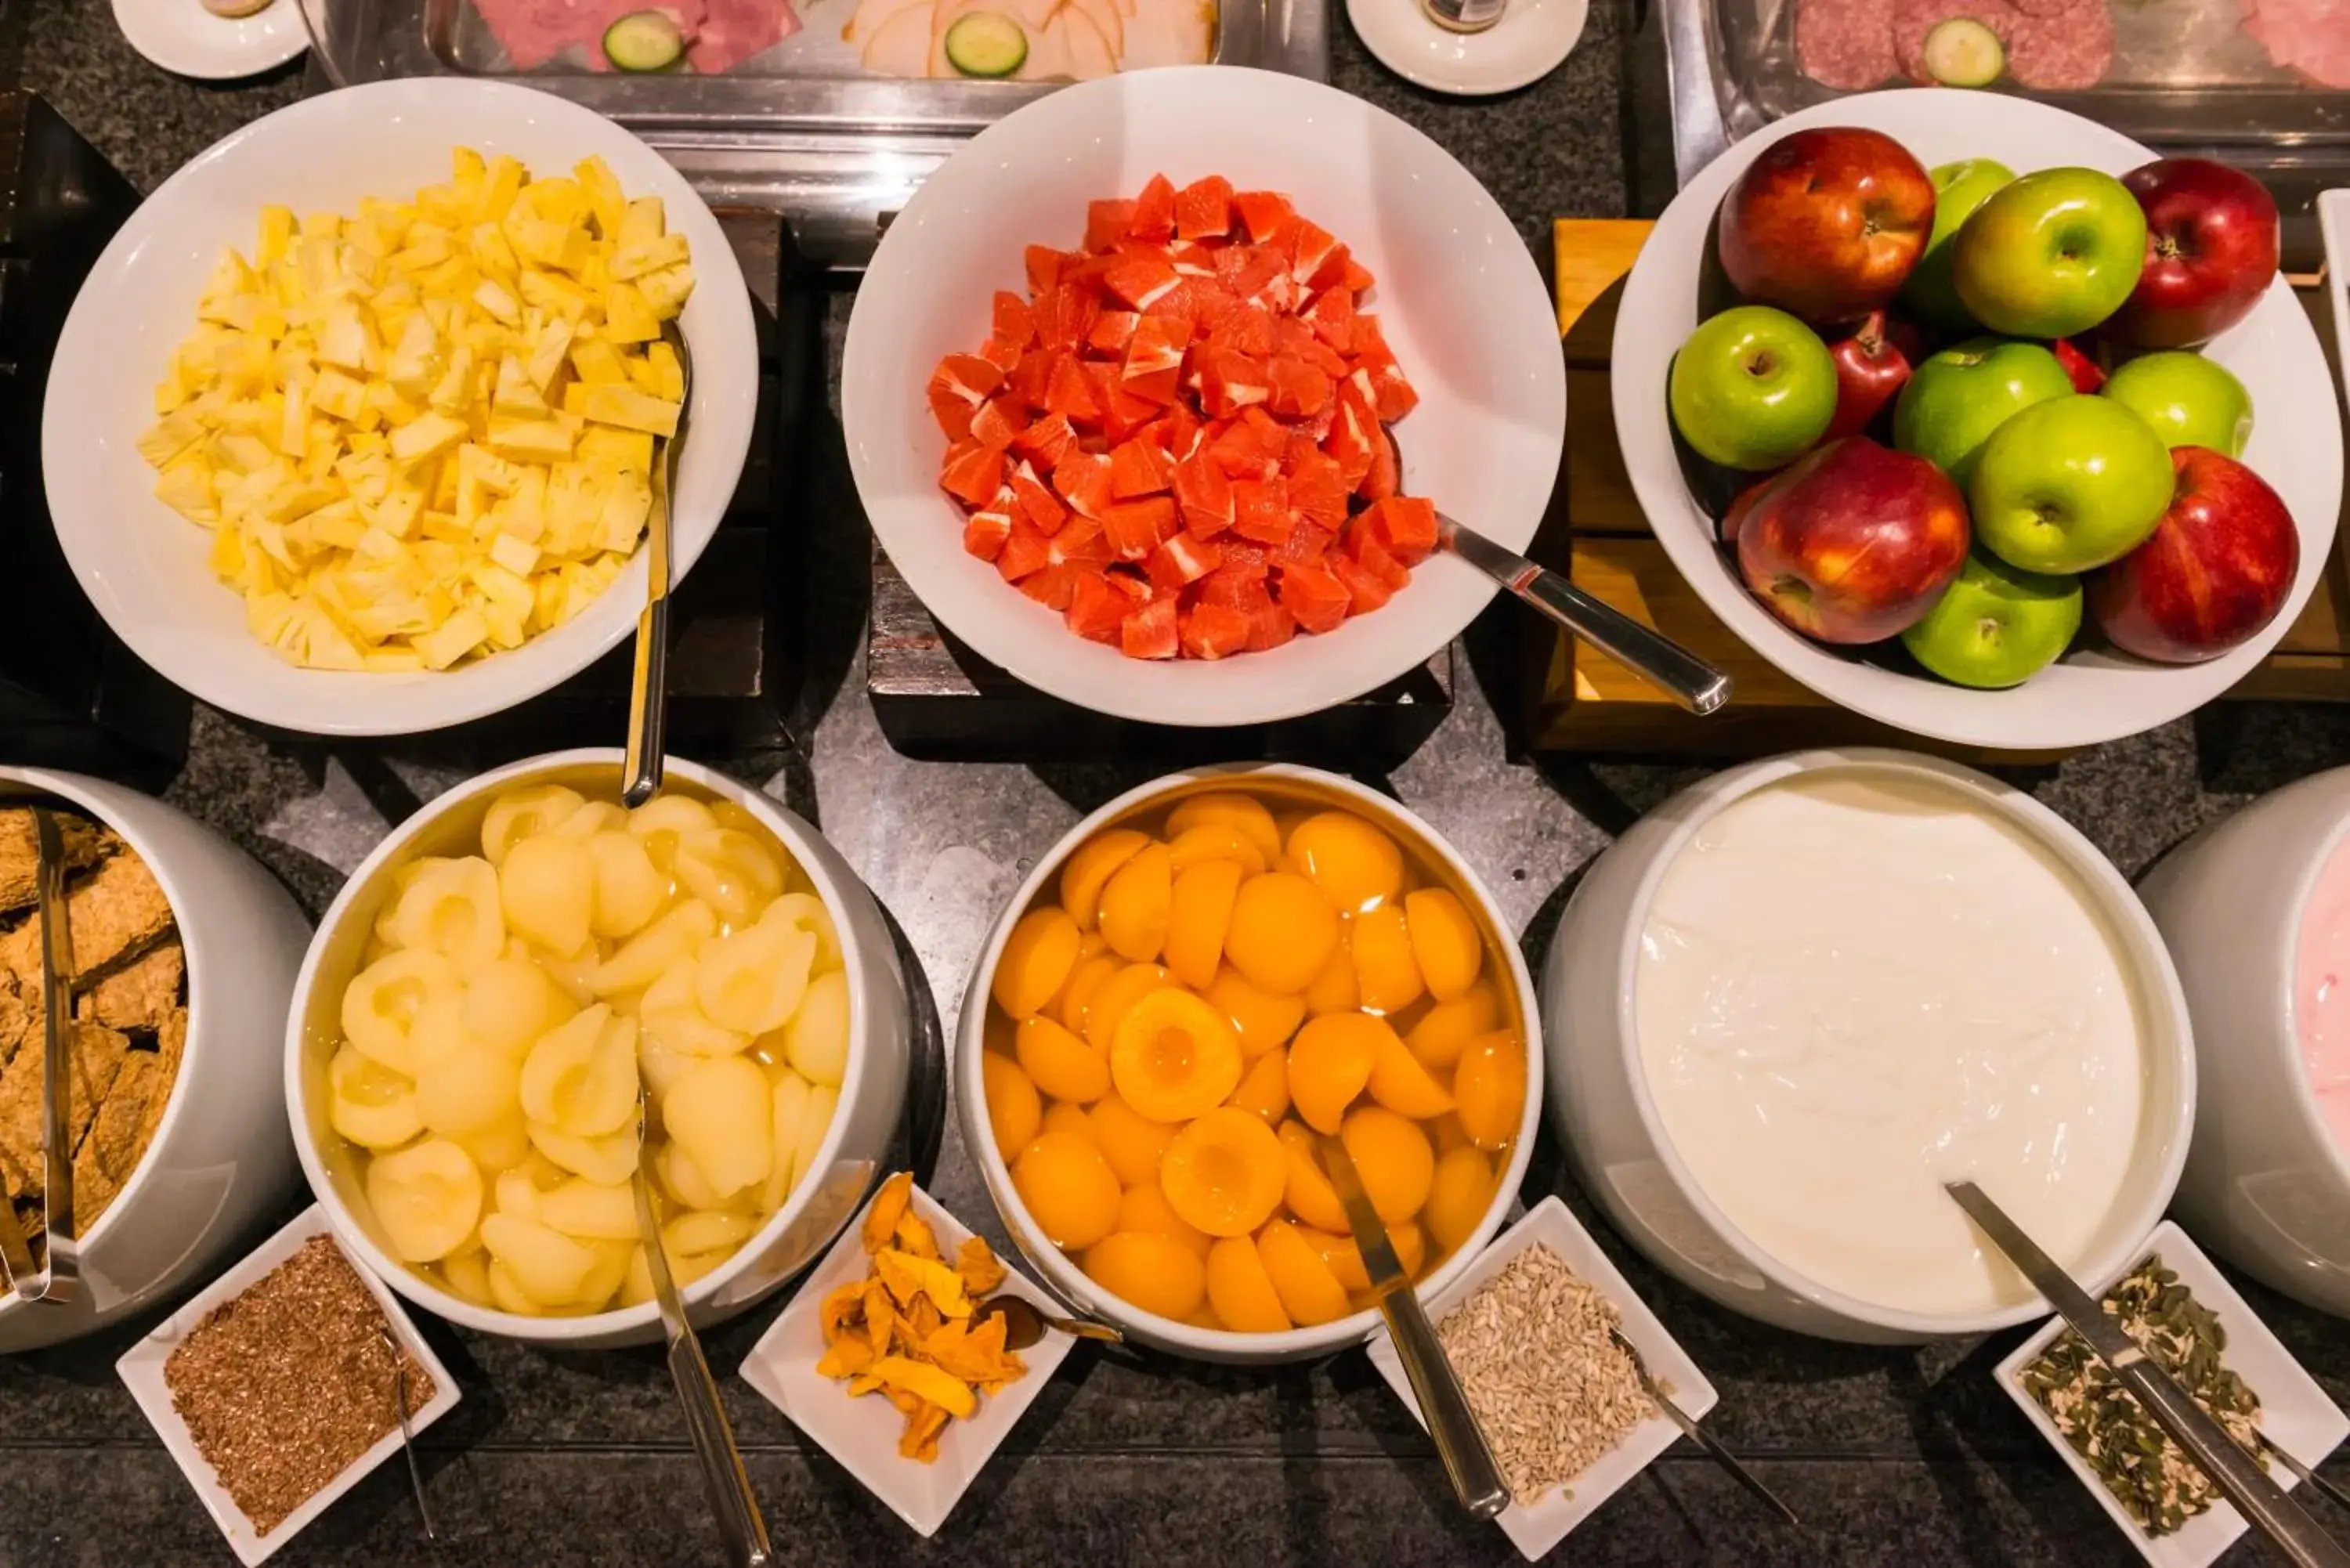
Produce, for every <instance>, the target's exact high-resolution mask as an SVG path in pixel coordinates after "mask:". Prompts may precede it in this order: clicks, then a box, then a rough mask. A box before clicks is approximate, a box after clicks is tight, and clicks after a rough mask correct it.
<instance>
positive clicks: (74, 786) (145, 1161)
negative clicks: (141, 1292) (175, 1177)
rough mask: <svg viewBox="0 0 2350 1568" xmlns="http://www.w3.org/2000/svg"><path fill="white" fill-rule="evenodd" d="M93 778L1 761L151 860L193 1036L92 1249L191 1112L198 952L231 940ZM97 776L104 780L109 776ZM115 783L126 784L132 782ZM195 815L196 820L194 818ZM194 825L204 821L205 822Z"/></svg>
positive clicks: (94, 1231)
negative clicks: (202, 921) (94, 791)
mask: <svg viewBox="0 0 2350 1568" xmlns="http://www.w3.org/2000/svg"><path fill="white" fill-rule="evenodd" d="M89 782H91V781H88V780H87V779H85V777H84V776H83V775H80V774H70V773H62V772H59V771H57V770H56V769H53V768H17V767H5V766H0V783H5V784H21V785H23V786H24V787H25V788H26V789H35V790H46V791H47V792H48V793H49V794H53V795H56V796H57V798H58V799H59V800H65V801H71V802H72V803H73V804H74V805H78V806H79V807H80V808H81V809H82V810H83V811H85V812H87V813H88V814H89V816H90V818H91V820H92V821H95V822H97V823H99V824H100V825H101V826H105V827H107V828H109V829H111V830H112V831H113V832H114V833H115V835H116V836H119V837H120V839H121V840H122V842H123V844H124V845H125V846H128V847H129V848H130V851H131V853H132V854H134V855H136V856H138V857H139V858H140V862H141V863H142V864H144V865H145V866H146V867H147V871H148V874H149V875H150V876H151V877H154V878H155V885H156V886H157V887H159V888H161V889H162V890H163V901H164V903H166V904H168V905H169V906H170V907H171V910H172V927H173V929H175V930H176V931H177V932H178V934H179V938H180V947H181V950H182V952H184V953H185V954H186V970H187V981H186V984H187V988H188V1038H187V1040H186V1041H185V1042H184V1043H183V1044H182V1046H181V1048H180V1066H179V1070H178V1071H177V1072H175V1073H174V1074H172V1091H171V1093H170V1094H169V1095H167V1096H164V1100H163V1115H162V1116H161V1119H159V1120H158V1121H157V1122H156V1123H155V1133H154V1136H153V1137H150V1138H149V1139H148V1140H147V1147H146V1148H145V1149H143V1150H142V1151H140V1156H139V1163H138V1164H137V1165H135V1166H133V1167H131V1168H130V1180H128V1181H126V1182H124V1183H123V1184H122V1186H121V1187H120V1189H117V1190H116V1192H115V1194H114V1199H113V1200H112V1201H111V1202H109V1204H107V1206H106V1212H105V1213H103V1214H101V1215H99V1217H98V1222H97V1223H96V1224H94V1225H92V1226H91V1227H90V1228H89V1229H88V1231H84V1232H82V1234H81V1236H80V1237H79V1238H78V1245H79V1247H80V1249H81V1251H84V1252H88V1251H90V1250H91V1249H92V1248H94V1247H96V1246H98V1245H99V1242H101V1241H104V1240H105V1239H106V1237H107V1234H108V1232H109V1231H112V1230H113V1229H114V1228H115V1221H116V1220H117V1219H118V1218H119V1217H120V1216H121V1215H124V1214H128V1213H129V1212H130V1210H131V1208H132V1206H133V1205H134V1204H136V1203H137V1202H138V1200H139V1195H140V1193H142V1192H144V1191H145V1190H146V1189H147V1185H148V1180H147V1179H148V1177H149V1176H150V1175H151V1174H152V1173H153V1171H154V1168H155V1161H154V1160H153V1159H152V1158H150V1157H151V1156H152V1155H153V1154H154V1152H155V1151H156V1150H157V1149H159V1148H161V1147H163V1144H164V1142H165V1140H166V1139H168V1138H169V1137H171V1136H172V1131H173V1129H174V1128H176V1127H178V1125H179V1123H180V1121H181V1119H182V1116H183V1115H184V1114H185V1113H186V1110H187V1104H188V1081H189V1078H190V1076H191V1075H192V1074H194V1073H195V1072H197V1071H199V1070H200V1069H199V1067H198V1063H199V1062H200V1061H201V1060H202V1059H203V1058H205V1057H208V1056H210V1055H211V1054H212V1051H213V1047H211V1046H210V1045H201V1044H198V1042H199V1041H200V1040H202V1038H203V1036H202V1035H201V1034H200V1033H198V1030H197V1024H198V1023H199V1022H200V1021H201V1020H202V1018H203V1013H202V1012H200V1011H199V1010H200V1008H201V1007H202V1006H203V998H201V997H199V996H198V995H197V994H196V962H197V955H198V954H199V953H200V952H203V953H209V952H210V951H211V950H213V947H214V946H215V945H217V944H218V943H220V942H224V941H226V940H228V937H227V933H226V932H224V931H223V932H217V933H215V932H213V931H212V930H209V929H202V928H201V927H200V926H199V924H198V922H195V921H191V920H183V919H181V918H180V911H181V910H182V909H186V908H187V907H188V899H187V898H186V896H185V889H184V888H181V887H179V886H178V885H177V883H178V877H177V876H176V875H175V874H174V872H173V870H172V867H171V866H170V865H169V864H168V863H167V857H164V856H161V855H159V854H157V853H156V851H155V846H154V845H153V844H152V843H151V842H150V841H149V840H148V838H147V836H146V835H145V834H144V833H142V832H140V831H138V830H136V829H133V828H130V827H126V826H123V825H122V824H121V823H119V822H117V821H115V820H114V818H113V816H112V815H109V813H108V812H107V811H106V810H105V809H104V808H102V807H101V806H100V805H99V804H98V802H97V801H96V800H94V799H93V798H92V797H91V795H90V793H89V790H88V783H89ZM95 782H98V783H101V784H103V783H106V782H107V781H105V780H98V781H95ZM112 787H116V788H127V787H128V786H127V785H114V786H112ZM15 804H16V799H15V798H14V797H11V796H9V795H7V794H0V808H5V807H7V806H10V805H15ZM154 804H155V805H158V806H161V807H162V809H164V810H166V811H177V810H178V809H179V808H178V807H176V806H172V805H164V803H163V802H161V801H155V802H154ZM191 820H192V819H191ZM192 825H193V826H197V827H200V828H202V827H203V825H202V824H201V823H193V824H192ZM203 831H205V832H210V831H211V829H210V828H203ZM26 1304H27V1303H25V1302H24V1301H23V1300H21V1299H20V1298H18V1297H16V1296H15V1295H13V1294H11V1295H8V1296H5V1297H0V1317H5V1316H6V1315H7V1314H9V1313H10V1312H11V1311H13V1310H15V1309H16V1308H18V1307H22V1306H25V1305H26Z"/></svg>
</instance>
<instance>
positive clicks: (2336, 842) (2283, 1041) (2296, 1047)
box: [2243, 775, 2350, 1192]
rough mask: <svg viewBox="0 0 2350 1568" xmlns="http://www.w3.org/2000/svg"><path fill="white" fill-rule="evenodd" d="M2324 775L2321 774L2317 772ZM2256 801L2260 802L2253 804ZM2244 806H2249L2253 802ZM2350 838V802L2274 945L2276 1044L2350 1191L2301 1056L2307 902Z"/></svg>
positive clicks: (2347, 1155)
mask: <svg viewBox="0 0 2350 1568" xmlns="http://www.w3.org/2000/svg"><path fill="white" fill-rule="evenodd" d="M2319 776H2322V775H2319ZM2255 804H2257V803H2255ZM2243 809H2245V810H2246V811H2250V810H2251V809H2252V806H2250V805H2248V806H2246V807H2244V808H2243ZM2345 839H2350V803H2345V805H2343V807H2342V808H2341V810H2340V811H2339V813H2338V814H2337V815H2336V817H2335V820H2334V826H2331V827H2329V828H2327V829H2326V830H2325V837H2324V842H2323V843H2321V844H2320V845H2319V846H2318V850H2317V853H2316V854H2314V855H2313V856H2311V857H2309V863H2308V864H2307V865H2305V866H2303V867H2301V869H2300V870H2298V871H2296V872H2295V873H2293V897H2292V898H2291V900H2290V901H2289V902H2288V903H2287V905H2286V907H2285V919H2286V921H2287V922H2288V929H2287V930H2286V931H2285V933H2284V940H2282V941H2281V942H2279V943H2277V944H2276V947H2277V950H2278V953H2279V955H2280V956H2281V957H2282V961H2283V964H2284V973H2283V976H2282V988H2281V989H2282V991H2283V992H2284V1028H2283V1030H2282V1033H2281V1034H2280V1035H2279V1037H2278V1041H2277V1044H2278V1048H2279V1049H2281V1050H2282V1051H2283V1052H2284V1054H2285V1055H2286V1058H2287V1060H2286V1063H2285V1069H2286V1072H2287V1073H2288V1074H2289V1075H2291V1077H2292V1079H2293V1089H2294V1094H2293V1105H2294V1107H2295V1108H2296V1109H2297V1110H2298V1111H2299V1112H2300V1113H2301V1125H2302V1127H2303V1131H2304V1132H2305V1133H2307V1135H2308V1136H2309V1137H2313V1138H2314V1139H2315V1140H2316V1141H2317V1146H2318V1147H2320V1148H2322V1149H2324V1151H2325V1155H2326V1157H2327V1158H2329V1159H2330V1160H2331V1161H2332V1163H2333V1167H2334V1180H2335V1181H2336V1183H2338V1185H2339V1189H2341V1190H2343V1191H2345V1192H2350V1149H2345V1148H2344V1147H2342V1145H2341V1144H2340V1143H2339V1142H2337V1141H2336V1140H2335V1138H2334V1129H2333V1128H2332V1127H2328V1126H2326V1124H2325V1118H2324V1116H2321V1115H2320V1114H2319V1113H2318V1109H2317V1086H2316V1085H2314V1084H2312V1083H2311V1082H2310V1081H2309V1068H2308V1065H2307V1064H2305V1063H2303V1061H2302V1058H2301V944H2302V941H2303V939H2304V937H2305V936H2306V934H2307V932H2308V927H2309V901H2310V899H2311V898H2314V897H2315V896H2316V893H2317V878H2318V877H2319V876H2320V875H2322V874H2323V873H2324V870H2325V863H2326V862H2327V861H2328V860H2331V859H2332V858H2333V857H2334V851H2335V850H2337V849H2339V848H2341V847H2342V846H2343V842H2344V841H2345Z"/></svg>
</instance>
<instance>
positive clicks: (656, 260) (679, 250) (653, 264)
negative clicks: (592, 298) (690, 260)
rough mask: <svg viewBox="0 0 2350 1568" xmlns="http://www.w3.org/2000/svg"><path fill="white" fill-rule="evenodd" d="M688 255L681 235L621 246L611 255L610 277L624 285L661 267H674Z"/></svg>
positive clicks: (663, 236)
mask: <svg viewBox="0 0 2350 1568" xmlns="http://www.w3.org/2000/svg"><path fill="white" fill-rule="evenodd" d="M689 254H691V253H690V252H689V251H688V250H687V249H686V244H685V236H684V235H683V234H662V235H660V237H659V238H657V239H653V240H650V241H647V242H646V243H645V244H636V245H631V244H623V245H622V246H621V247H620V248H619V250H617V251H614V252H613V253H612V260H611V268H612V275H613V277H615V278H617V279H619V281H620V282H623V283H626V282H627V281H629V279H630V278H637V277H642V276H644V275H645V274H647V273H649V272H654V271H657V270H659V269H660V268H661V267H665V266H675V265H678V264H679V263H681V262H682V261H684V260H686V259H687V257H688V255H689Z"/></svg>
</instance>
